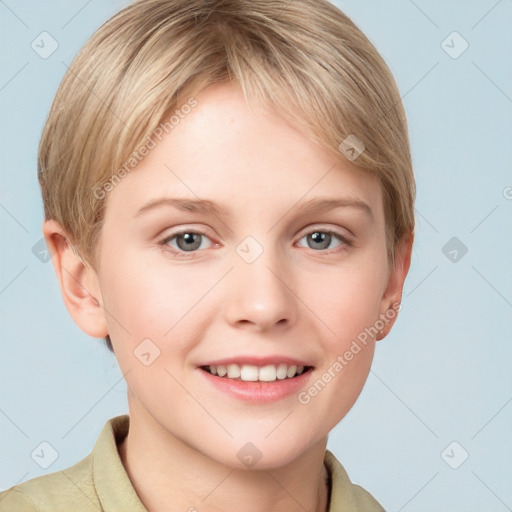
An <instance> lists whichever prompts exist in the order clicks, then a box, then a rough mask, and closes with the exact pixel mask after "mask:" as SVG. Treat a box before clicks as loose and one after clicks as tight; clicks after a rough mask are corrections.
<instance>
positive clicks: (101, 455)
mask: <svg viewBox="0 0 512 512" xmlns="http://www.w3.org/2000/svg"><path fill="white" fill-rule="evenodd" d="M129 426H130V418H129V416H128V415H127V414H124V415H121V416H116V417H115V418H112V419H110V420H109V421H108V422H107V423H106V424H105V426H104V427H103V430H102V431H101V434H100V435H99V437H98V440H97V441H96V444H95V445H94V449H93V450H92V459H93V462H92V464H93V478H94V486H95V489H96V492H97V494H98V498H99V500H100V503H101V507H102V510H108V512H126V511H127V510H130V512H147V509H146V508H145V507H144V505H143V504H142V502H141V501H140V499H139V497H138V496H137V493H136V492H135V489H134V488H133V485H132V483H131V481H130V479H129V477H128V474H127V473H126V470H125V468H124V466H123V463H122V462H121V457H120V456H119V452H118V449H117V445H118V444H119V443H120V442H121V441H122V440H123V439H124V438H125V437H126V434H127V433H128V428H129ZM324 465H325V466H326V468H327V471H328V473H329V481H330V484H331V485H330V489H329V508H328V511H329V512H336V511H338V510H354V508H353V507H354V505H355V496H354V494H353V488H354V486H353V484H352V482H351V481H350V479H349V477H348V475H347V473H346V471H345V469H344V468H343V466H342V465H341V464H340V463H339V462H338V460H337V459H336V457H335V456H334V455H333V453H332V452H330V451H329V450H326V452H325V457H324Z"/></svg>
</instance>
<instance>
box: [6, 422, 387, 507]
mask: <svg viewBox="0 0 512 512" xmlns="http://www.w3.org/2000/svg"><path fill="white" fill-rule="evenodd" d="M128 427H129V416H128V415H122V416H117V417H115V418H112V419H110V420H109V421H108V422H107V423H106V424H105V427H104V428H103V430H102V432H101V434H100V436H99V437H98V440H97V441H96V444H95V445H94V448H93V450H92V452H91V453H90V454H89V455H88V456H87V457H85V458H84V459H82V460H81V461H80V462H78V463H77V464H75V465H74V466H72V467H70V468H68V469H64V470H62V471H57V472H54V473H50V474H48V475H43V476H40V477H37V478H33V479H32V480H29V481H27V482H24V483H22V484H19V485H16V486H14V487H11V488H10V489H8V490H6V491H4V492H2V493H0V512H36V511H37V512H98V511H104V512H147V509H146V508H145V507H144V505H143V504H142V502H141V501H140V499H139V497H138V496H137V493H136V492H135V489H134V488H133V486H132V483H131V482H130V479H129V478H128V475H127V473H126V471H125V469H124V466H123V463H122V462H121V458H120V457H119V452H118V450H117V445H118V444H119V443H120V442H121V441H122V440H123V439H124V437H125V436H126V434H127V433H128ZM324 464H325V466H326V468H327V470H328V473H329V478H330V483H331V486H330V487H331V489H330V498H329V509H328V510H329V512H382V511H384V509H383V508H382V507H381V506H380V505H379V504H378V503H377V502H376V501H375V500H374V499H373V498H372V496H371V495H370V494H369V493H368V492H366V491H365V490H364V489H363V488H362V487H359V486H358V485H354V484H353V483H352V482H351V481H350V479H349V477H348V475H347V473H346V472H345V470H344V469H343V466H342V465H341V464H340V463H339V462H338V460H337V459H336V457H335V456H334V455H333V454H332V453H331V452H330V451H329V450H326V452H325V458H324Z"/></svg>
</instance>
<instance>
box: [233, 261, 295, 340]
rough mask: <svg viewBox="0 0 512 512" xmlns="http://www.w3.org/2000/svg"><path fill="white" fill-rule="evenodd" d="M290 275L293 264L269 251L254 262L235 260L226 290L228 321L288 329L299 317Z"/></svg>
mask: <svg viewBox="0 0 512 512" xmlns="http://www.w3.org/2000/svg"><path fill="white" fill-rule="evenodd" d="M235 258H238V256H237V255H235ZM291 274H292V273H291V271H290V267H289V266H288V267H286V266H285V265H284V262H282V261H281V262H280V261H278V258H277V256H272V255H269V254H268V251H265V252H264V253H263V254H262V255H261V256H260V257H259V258H258V259H257V260H256V261H254V262H252V263H247V262H245V261H243V260H242V259H238V261H236V260H235V268H234V269H233V271H232V272H230V275H229V277H228V280H227V287H226V290H225V292H226V293H225V314H226V318H227V321H228V322H229V324H230V325H232V326H233V327H236V328H240V327H244V328H247V329H252V330H254V331H267V330H269V329H271V328H273V327H274V326H279V327H278V328H281V329H284V328H289V327H290V326H291V325H292V324H293V323H295V321H296V318H297V300H298V299H297V297H296V296H295V294H294V293H293V278H292V275H291Z"/></svg>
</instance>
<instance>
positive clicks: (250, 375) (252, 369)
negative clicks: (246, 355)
mask: <svg viewBox="0 0 512 512" xmlns="http://www.w3.org/2000/svg"><path fill="white" fill-rule="evenodd" d="M199 368H200V369H201V370H203V371H204V372H206V373H209V374H210V375H213V376H216V377H220V378H222V379H225V380H233V381H239V382H263V383H272V382H276V381H283V380H291V379H296V378H297V377H299V376H301V375H303V374H305V373H309V372H311V371H312V370H313V366H297V365H292V364H290V365H288V364H284V363H281V364H267V365H264V366H256V365H251V364H241V365H239V364H228V365H205V366H200V367H199Z"/></svg>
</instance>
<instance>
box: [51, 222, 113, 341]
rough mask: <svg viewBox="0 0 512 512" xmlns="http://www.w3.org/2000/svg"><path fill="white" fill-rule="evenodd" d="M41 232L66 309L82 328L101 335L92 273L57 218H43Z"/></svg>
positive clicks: (95, 279) (103, 320)
mask: <svg viewBox="0 0 512 512" xmlns="http://www.w3.org/2000/svg"><path fill="white" fill-rule="evenodd" d="M43 234H44V238H45V240H46V245H47V246H48V249H49V251H50V254H51V255H52V263H53V267H54V269H55V273H56V274H57V279H58V281H59V286H60V291H61V294H62V299H63V300H64V304H65V306H66V309H67V310H68V312H69V314H70V315H71V317H72V318H73V320H74V322H75V323H76V324H77V325H78V327H80V329H81V330H82V331H84V332H85V333H86V334H88V335H89V336H92V337H93V338H104V337H105V336H106V335H107V334H108V329H107V324H106V318H105V311H104V309H103V306H102V303H103V300H102V298H101V290H100V287H99V281H98V276H97V274H96V272H95V271H94V270H93V269H92V268H91V266H90V265H87V264H86V263H85V262H84V261H83V260H82V258H81V257H80V255H79V254H78V253H77V252H76V251H75V248H74V246H73V244H72V242H71V240H70V237H69V236H68V235H67V233H66V232H65V230H64V228H63V227H62V226H61V225H60V224H59V223H58V222H57V221H55V220H47V221H44V223H43Z"/></svg>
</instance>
